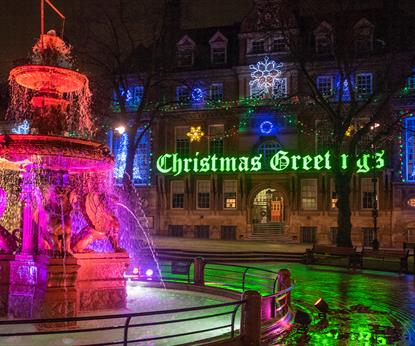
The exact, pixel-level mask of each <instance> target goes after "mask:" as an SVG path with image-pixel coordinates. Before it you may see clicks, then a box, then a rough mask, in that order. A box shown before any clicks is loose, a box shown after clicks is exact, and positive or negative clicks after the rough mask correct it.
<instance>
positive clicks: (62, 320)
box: [0, 300, 246, 346]
mask: <svg viewBox="0 0 415 346" xmlns="http://www.w3.org/2000/svg"><path fill="white" fill-rule="evenodd" d="M245 303H246V300H238V301H233V302H228V303H221V304H213V305H206V306H197V307H190V308H182V309H170V310H159V311H148V312H138V313H128V314H114V315H98V316H83V317H66V318H40V319H22V320H5V321H0V326H9V325H39V327H44V326H46V325H47V324H61V328H62V324H65V323H69V322H82V321H99V320H114V319H124V320H125V321H124V323H123V324H120V325H115V326H102V327H94V328H77V329H61V330H36V331H27V332H10V333H5V332H0V344H1V338H2V337H3V338H4V337H18V336H30V337H35V336H40V335H53V334H73V333H90V332H100V331H107V330H123V339H122V340H119V341H109V342H108V341H106V342H105V343H103V342H100V343H92V344H83V345H82V346H98V345H103V344H105V345H128V344H129V343H138V342H148V341H155V340H161V339H171V338H176V337H183V336H189V335H194V334H202V333H206V332H210V331H215V330H219V329H225V328H230V338H234V337H235V330H236V328H235V321H236V315H237V312H238V309H239V307H241V306H242V305H243V304H245ZM225 307H233V309H231V310H230V311H225V312H216V313H211V314H208V315H202V316H194V317H184V318H174V319H170V320H163V321H153V322H146V323H133V324H132V323H131V320H132V318H135V317H144V316H156V315H170V314H179V313H188V312H193V311H205V310H212V309H219V308H225ZM226 315H231V318H230V323H229V324H226V325H220V326H216V327H212V328H205V329H198V330H194V331H189V332H185V333H176V334H170V335H162V336H154V337H147V338H135V339H130V338H129V332H130V330H131V329H132V328H140V327H148V326H155V325H167V324H172V323H183V322H189V321H196V320H203V319H209V318H216V317H219V316H226ZM72 328H73V326H72Z"/></svg>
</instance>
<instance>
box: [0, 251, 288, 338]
mask: <svg viewBox="0 0 415 346" xmlns="http://www.w3.org/2000/svg"><path fill="white" fill-rule="evenodd" d="M200 260H201V259H195V260H194V261H192V262H190V261H167V262H161V263H160V264H159V265H160V268H161V274H162V277H161V278H160V277H154V276H153V277H146V276H143V277H141V278H140V277H138V279H139V280H143V281H147V280H148V281H150V280H151V281H152V282H154V281H156V282H157V281H159V280H160V279H162V280H163V281H165V282H178V283H185V284H194V285H199V286H200V285H203V286H209V287H216V288H224V289H228V290H229V289H230V290H233V291H238V292H245V291H247V290H251V291H252V290H254V291H257V292H258V291H259V292H261V295H262V301H261V303H260V304H261V307H260V309H261V311H267V312H268V313H267V314H265V315H266V318H264V316H262V319H263V320H265V319H267V320H269V319H275V321H276V318H278V321H283V320H287V319H288V317H287V316H289V315H290V309H289V304H290V292H291V290H292V288H293V286H290V287H288V288H285V289H282V290H280V291H277V288H278V275H279V273H278V272H275V271H272V270H268V269H262V268H257V267H249V266H243V265H237V264H224V263H218V262H210V261H203V260H202V263H203V266H202V267H201V268H202V269H201V270H202V274H201V275H202V277H203V283H202V284H201V283H200V282H196V280H198V279H196V275H197V273H196V271H197V270H198V269H197V268H196V261H200ZM199 268H200V265H199ZM199 276H200V274H199ZM244 297H245V296H244ZM247 302H248V301H247V300H246V299H244V298H241V299H240V300H235V301H232V302H227V303H220V304H213V305H205V306H197V307H190V308H181V309H171V310H160V311H148V312H139V313H127V314H112V315H98V316H82V317H66V318H42V319H23V320H4V321H2V320H0V327H1V326H10V325H31V326H33V325H35V326H36V327H38V328H37V329H38V330H35V331H32V330H30V331H20V332H14V331H11V332H7V333H6V332H2V331H1V330H0V344H2V341H1V340H2V338H4V337H25V336H27V337H36V336H41V335H53V334H74V333H93V332H101V331H108V330H120V331H122V337H121V335H120V338H119V339H118V340H116V341H108V342H107V341H106V342H105V343H102V342H101V343H92V344H91V343H90V344H84V345H83V346H97V345H102V344H105V345H128V344H130V343H139V342H149V341H156V340H162V339H172V338H178V337H184V336H190V335H196V334H200V336H201V338H200V339H198V340H199V341H200V340H203V339H205V337H202V334H203V333H207V332H212V331H215V330H221V329H227V328H229V329H230V333H229V335H228V337H229V338H230V339H233V338H234V337H235V333H236V330H237V329H239V328H237V327H236V317H237V313H238V310H239V308H240V307H243V306H244V305H245V304H247ZM226 307H233V308H231V309H230V310H229V311H214V312H211V313H209V314H199V315H197V316H192V317H187V316H183V317H180V316H175V317H174V318H171V319H168V318H166V319H163V320H161V321H149V322H147V321H141V322H140V323H134V320H133V319H134V318H138V317H146V316H157V315H163V316H167V315H171V314H185V313H189V312H194V311H201V312H202V311H209V310H212V309H223V308H226ZM241 313H242V314H246V312H244V311H241ZM227 315H229V316H230V322H229V323H227V324H224V325H217V326H214V327H211V328H202V329H197V330H192V331H185V332H178V333H175V334H168V335H156V336H150V337H141V338H137V337H134V336H132V335H131V334H132V332H131V331H132V330H134V329H136V328H144V327H149V326H156V325H171V324H174V323H186V322H191V321H196V320H206V319H213V318H218V317H220V316H227ZM262 315H264V314H262ZM245 318H251V317H250V316H247V315H245ZM252 318H254V317H253V316H252ZM255 318H256V317H255ZM100 320H101V321H104V320H121V321H122V323H119V324H117V325H115V323H112V324H111V325H108V326H105V325H104V326H100V327H88V326H85V327H84V328H81V327H80V326H76V328H75V329H74V324H76V323H77V322H86V321H100ZM278 321H277V322H276V324H278ZM70 322H72V325H71V326H69V327H71V329H68V325H66V326H67V328H62V327H63V326H64V325H65V324H68V323H70ZM284 324H285V325H286V323H284ZM53 327H55V329H54V330H47V328H50V329H52V328H53ZM56 327H57V328H56ZM240 332H241V334H242V333H243V325H242V323H241V328H240ZM223 334H224V333H222V336H223Z"/></svg>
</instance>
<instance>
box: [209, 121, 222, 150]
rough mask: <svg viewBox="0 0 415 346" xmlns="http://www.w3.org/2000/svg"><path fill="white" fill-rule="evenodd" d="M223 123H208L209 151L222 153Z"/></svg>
mask: <svg viewBox="0 0 415 346" xmlns="http://www.w3.org/2000/svg"><path fill="white" fill-rule="evenodd" d="M223 135H224V126H223V125H209V153H210V154H211V155H213V154H216V155H218V156H222V155H223Z"/></svg>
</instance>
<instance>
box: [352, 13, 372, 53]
mask: <svg viewBox="0 0 415 346" xmlns="http://www.w3.org/2000/svg"><path fill="white" fill-rule="evenodd" d="M373 31H374V25H373V24H372V23H371V22H369V21H368V20H367V19H365V18H363V19H361V20H359V21H358V22H357V23H356V24H355V25H354V27H353V33H354V35H353V36H354V37H353V39H354V49H355V52H356V54H365V53H369V52H371V51H372V50H373Z"/></svg>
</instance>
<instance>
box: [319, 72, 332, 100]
mask: <svg viewBox="0 0 415 346" xmlns="http://www.w3.org/2000/svg"><path fill="white" fill-rule="evenodd" d="M317 89H318V91H319V92H320V93H321V95H323V96H332V95H333V77H331V76H318V77H317Z"/></svg>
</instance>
